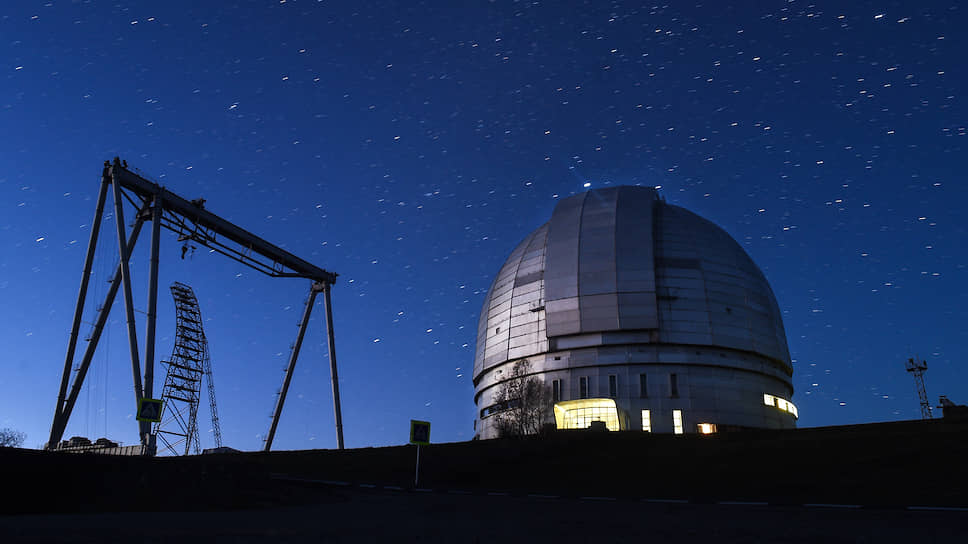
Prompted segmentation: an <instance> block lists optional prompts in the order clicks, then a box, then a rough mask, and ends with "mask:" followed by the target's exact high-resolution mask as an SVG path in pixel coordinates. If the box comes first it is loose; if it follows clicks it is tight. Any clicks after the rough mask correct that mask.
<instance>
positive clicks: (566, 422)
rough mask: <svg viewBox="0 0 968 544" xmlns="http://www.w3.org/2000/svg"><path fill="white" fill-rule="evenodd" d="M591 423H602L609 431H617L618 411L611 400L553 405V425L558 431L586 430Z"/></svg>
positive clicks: (566, 402)
mask: <svg viewBox="0 0 968 544" xmlns="http://www.w3.org/2000/svg"><path fill="white" fill-rule="evenodd" d="M592 421H604V422H605V427H606V428H607V429H608V430H610V431H618V430H619V429H620V426H619V418H618V409H617V408H616V407H615V401H614V400H613V399H578V400H567V401H564V402H559V403H557V404H555V424H556V426H557V427H558V428H559V429H587V428H588V427H590V426H591V424H592Z"/></svg>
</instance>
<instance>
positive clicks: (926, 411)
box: [904, 358, 933, 419]
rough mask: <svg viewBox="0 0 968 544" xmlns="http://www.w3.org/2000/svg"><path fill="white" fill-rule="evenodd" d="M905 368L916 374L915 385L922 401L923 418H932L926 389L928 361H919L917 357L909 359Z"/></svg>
mask: <svg viewBox="0 0 968 544" xmlns="http://www.w3.org/2000/svg"><path fill="white" fill-rule="evenodd" d="M904 368H906V369H907V371H908V372H910V373H911V374H914V386H915V387H916V388H917V390H918V400H920V401H921V419H931V418H932V417H933V416H932V415H931V403H930V402H928V393H927V391H925V390H924V371H925V370H927V369H928V363H927V361H924V360H921V361H919V360H918V359H917V358H914V359H908V360H907V363H905V365H904Z"/></svg>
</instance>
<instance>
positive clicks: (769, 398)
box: [763, 394, 800, 419]
mask: <svg viewBox="0 0 968 544" xmlns="http://www.w3.org/2000/svg"><path fill="white" fill-rule="evenodd" d="M763 404H765V405H767V406H776V407H777V408H779V409H780V410H783V411H784V412H788V413H790V414H792V415H793V417H795V418H797V419H800V412H799V410H797V407H796V406H794V405H793V403H792V402H790V401H788V400H786V399H784V398H781V397H777V396H775V395H769V394H764V395H763Z"/></svg>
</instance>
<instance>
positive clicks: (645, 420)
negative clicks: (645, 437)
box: [642, 410, 652, 433]
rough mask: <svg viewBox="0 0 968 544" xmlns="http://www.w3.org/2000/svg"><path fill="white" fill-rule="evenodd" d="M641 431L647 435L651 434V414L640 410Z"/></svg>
mask: <svg viewBox="0 0 968 544" xmlns="http://www.w3.org/2000/svg"><path fill="white" fill-rule="evenodd" d="M642 430H643V431H645V432H647V433H651V432H652V413H651V412H649V411H648V410H642Z"/></svg>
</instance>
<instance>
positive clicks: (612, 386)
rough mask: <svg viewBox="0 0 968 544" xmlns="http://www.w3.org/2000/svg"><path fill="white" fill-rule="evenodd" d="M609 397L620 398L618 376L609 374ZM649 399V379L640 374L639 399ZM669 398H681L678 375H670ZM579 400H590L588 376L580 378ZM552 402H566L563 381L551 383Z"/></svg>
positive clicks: (645, 375)
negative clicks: (563, 393)
mask: <svg viewBox="0 0 968 544" xmlns="http://www.w3.org/2000/svg"><path fill="white" fill-rule="evenodd" d="M608 397H610V398H613V399H614V398H617V397H618V375H616V374H609V375H608ZM648 397H649V377H648V375H647V374H639V398H643V399H645V398H648ZM669 397H670V398H673V399H675V398H679V376H678V374H676V373H674V372H673V373H671V374H669ZM578 398H579V399H587V398H589V393H588V376H580V377H579V378H578ZM551 400H552V402H559V401H562V400H564V397H563V396H562V387H561V380H552V381H551Z"/></svg>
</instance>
